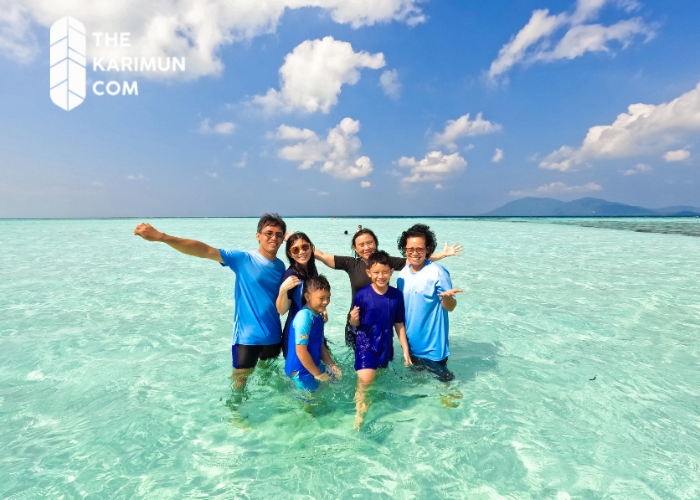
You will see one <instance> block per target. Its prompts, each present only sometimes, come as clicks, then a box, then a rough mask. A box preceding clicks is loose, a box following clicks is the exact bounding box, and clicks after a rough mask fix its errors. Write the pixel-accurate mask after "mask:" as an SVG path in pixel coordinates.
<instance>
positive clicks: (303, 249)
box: [289, 243, 311, 255]
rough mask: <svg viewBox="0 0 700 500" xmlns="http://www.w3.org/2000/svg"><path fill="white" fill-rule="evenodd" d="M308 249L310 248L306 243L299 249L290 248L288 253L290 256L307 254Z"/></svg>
mask: <svg viewBox="0 0 700 500" xmlns="http://www.w3.org/2000/svg"><path fill="white" fill-rule="evenodd" d="M310 248H311V245H309V244H308V243H304V244H303V245H301V246H300V247H292V248H290V249H289V253H291V254H292V255H298V254H299V252H308V251H309V249H310Z"/></svg>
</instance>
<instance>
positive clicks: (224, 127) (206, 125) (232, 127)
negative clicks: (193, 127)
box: [199, 118, 236, 135]
mask: <svg viewBox="0 0 700 500" xmlns="http://www.w3.org/2000/svg"><path fill="white" fill-rule="evenodd" d="M199 131H200V132H201V133H202V134H221V135H230V134H233V133H234V132H235V131H236V124H235V123H231V122H220V123H217V124H216V125H214V126H212V125H211V121H210V120H209V118H206V119H204V120H202V123H201V124H200V125H199Z"/></svg>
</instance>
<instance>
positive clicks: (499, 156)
mask: <svg viewBox="0 0 700 500" xmlns="http://www.w3.org/2000/svg"><path fill="white" fill-rule="evenodd" d="M502 159H503V150H502V149H498V148H496V153H495V154H494V155H493V158H491V161H492V162H493V163H498V162H499V161H501V160H502Z"/></svg>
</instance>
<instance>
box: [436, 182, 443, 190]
mask: <svg viewBox="0 0 700 500" xmlns="http://www.w3.org/2000/svg"><path fill="white" fill-rule="evenodd" d="M435 189H445V188H444V187H442V184H440V183H438V184H435Z"/></svg>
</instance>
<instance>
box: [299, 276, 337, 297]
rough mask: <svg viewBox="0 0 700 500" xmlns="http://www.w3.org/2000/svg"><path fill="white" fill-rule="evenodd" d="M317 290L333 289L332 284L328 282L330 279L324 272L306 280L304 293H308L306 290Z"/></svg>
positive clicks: (327, 290) (328, 290)
mask: <svg viewBox="0 0 700 500" xmlns="http://www.w3.org/2000/svg"><path fill="white" fill-rule="evenodd" d="M317 290H323V291H326V292H330V291H331V284H330V283H328V280H327V279H326V277H325V276H324V275H322V274H318V275H316V276H312V277H310V278H309V279H307V280H305V281H304V293H306V292H309V293H311V292H315V291H317Z"/></svg>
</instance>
